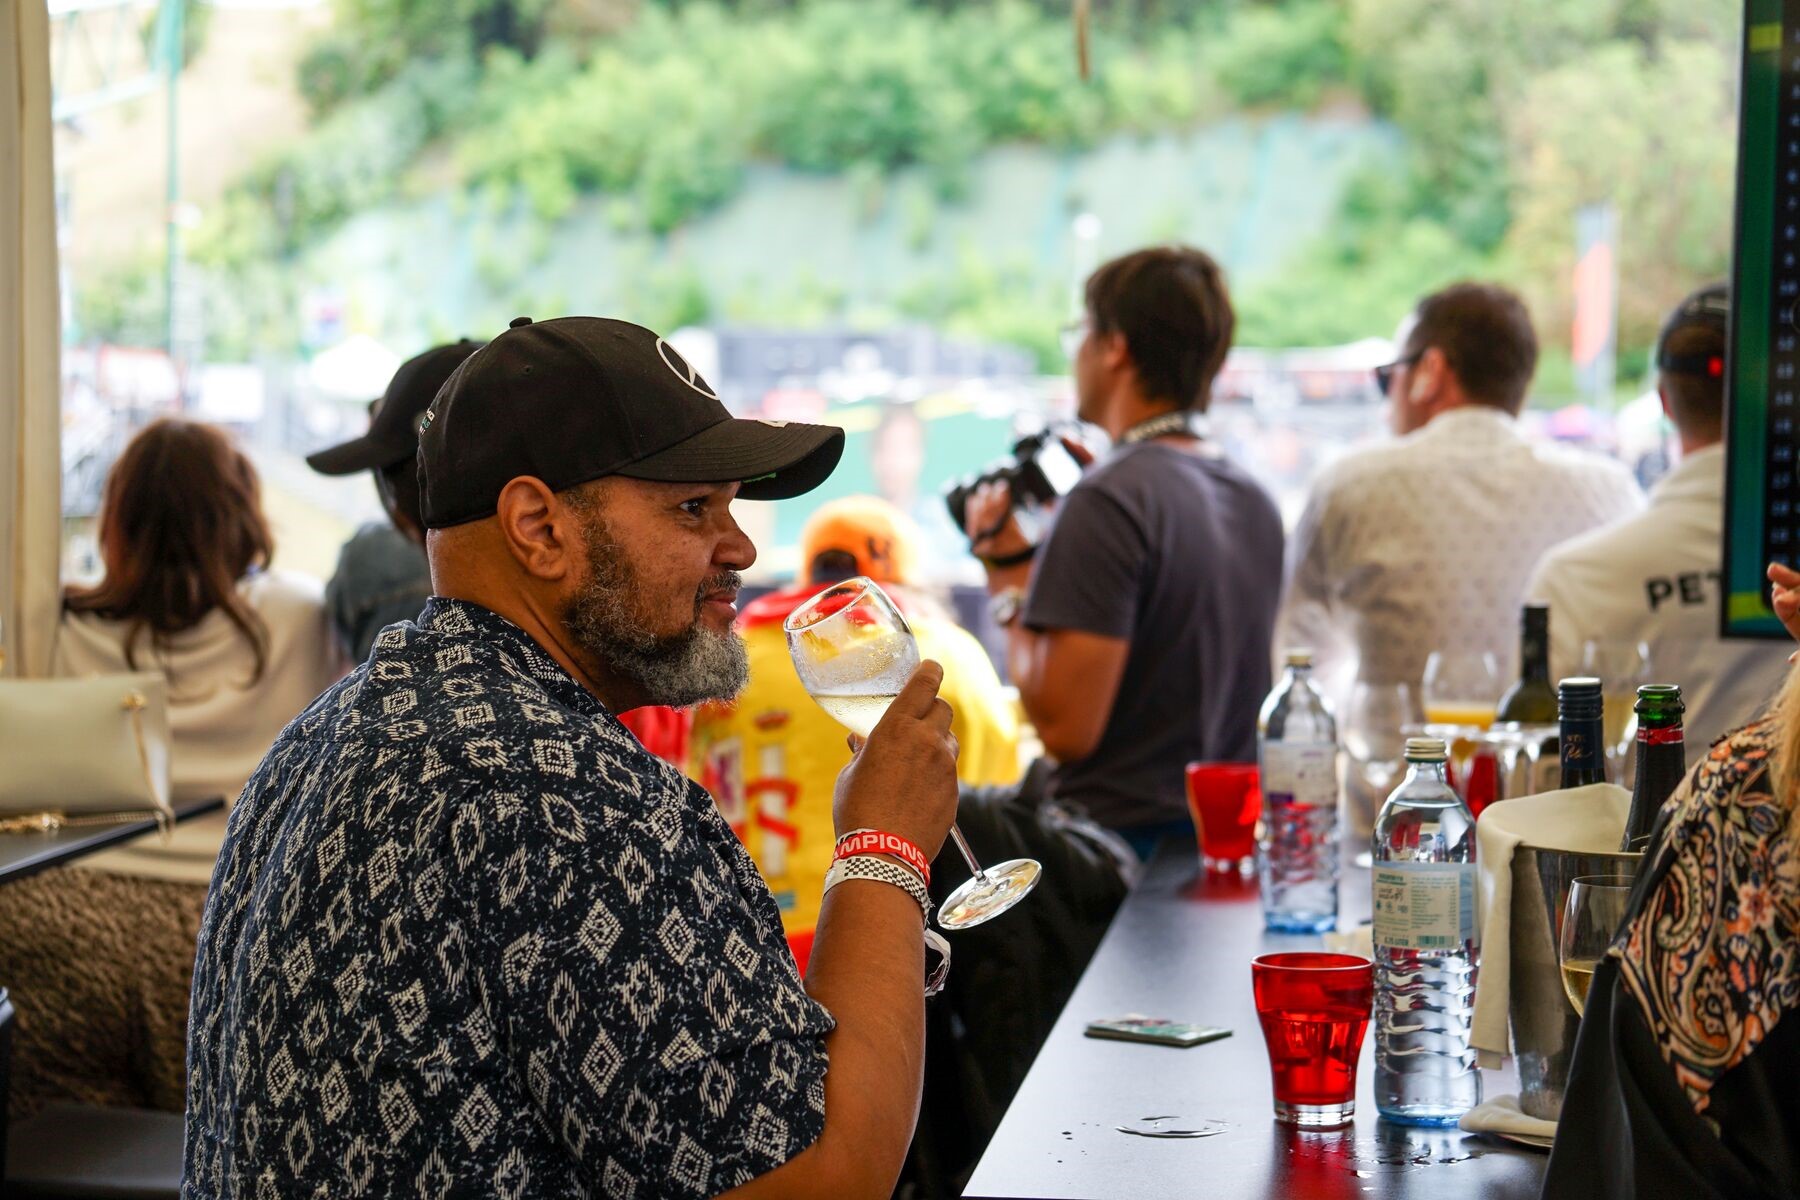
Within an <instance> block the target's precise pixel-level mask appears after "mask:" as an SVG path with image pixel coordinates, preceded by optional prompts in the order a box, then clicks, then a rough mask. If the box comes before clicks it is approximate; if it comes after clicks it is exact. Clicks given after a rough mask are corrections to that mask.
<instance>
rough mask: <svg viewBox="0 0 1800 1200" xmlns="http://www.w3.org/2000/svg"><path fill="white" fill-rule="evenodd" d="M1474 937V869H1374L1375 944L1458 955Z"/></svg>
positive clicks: (1410, 865) (1400, 865) (1402, 865)
mask: <svg viewBox="0 0 1800 1200" xmlns="http://www.w3.org/2000/svg"><path fill="white" fill-rule="evenodd" d="M1474 937H1475V864H1474V863H1432V862H1423V863H1414V862H1384V863H1376V864H1375V944H1376V945H1377V946H1379V947H1381V948H1382V949H1384V950H1423V951H1433V950H1460V949H1462V947H1463V943H1465V942H1469V941H1472V940H1474Z"/></svg>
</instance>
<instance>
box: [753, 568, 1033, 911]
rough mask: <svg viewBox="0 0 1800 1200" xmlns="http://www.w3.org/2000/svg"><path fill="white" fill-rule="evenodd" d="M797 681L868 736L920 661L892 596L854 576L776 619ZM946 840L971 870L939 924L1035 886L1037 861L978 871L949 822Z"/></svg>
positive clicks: (1003, 906)
mask: <svg viewBox="0 0 1800 1200" xmlns="http://www.w3.org/2000/svg"><path fill="white" fill-rule="evenodd" d="M782 628H783V630H784V631H785V632H786V633H787V641H788V653H789V654H790V655H791V656H792V657H793V660H794V670H796V671H797V672H799V674H800V682H801V683H802V684H803V685H805V687H806V690H807V692H808V693H810V694H811V696H812V698H813V699H814V700H815V701H817V702H818V704H819V707H820V708H823V709H824V710H825V711H826V712H828V713H830V714H831V716H832V718H833V719H835V720H836V721H837V722H838V723H839V724H840V725H843V726H844V727H845V728H846V729H849V730H850V731H851V732H852V733H854V734H856V735H858V736H859V737H868V736H869V731H870V730H872V729H874V728H875V725H876V723H877V722H878V721H880V720H881V716H882V714H883V713H885V712H887V709H888V705H889V704H892V703H893V701H894V697H895V696H897V695H899V694H900V689H901V688H903V687H905V686H906V681H907V680H908V679H910V678H911V677H912V673H913V671H914V670H916V669H917V668H918V665H919V644H918V643H917V642H916V641H914V640H913V633H912V628H911V627H910V626H908V625H907V623H906V618H905V617H903V616H901V615H900V610H899V609H898V608H896V607H894V602H893V601H892V600H891V599H889V598H888V595H887V593H886V592H884V591H882V590H881V588H879V587H878V586H876V584H875V582H874V581H873V580H870V579H865V578H863V577H861V576H858V577H856V578H854V579H846V580H844V581H843V582H842V583H838V584H834V585H832V586H831V587H828V588H826V589H825V590H824V591H822V592H820V593H819V594H818V595H816V596H814V597H813V598H812V599H810V600H808V601H807V602H806V603H804V604H802V605H801V606H800V607H799V608H796V609H795V610H794V611H793V613H791V614H790V615H789V616H788V619H787V621H786V622H784V623H783V625H782ZM950 839H951V840H952V841H953V842H955V843H956V849H957V851H958V852H959V853H961V854H962V856H963V861H964V862H966V863H968V864H969V870H970V871H972V872H974V876H973V877H972V878H971V879H969V880H968V881H967V882H965V883H964V884H963V885H962V886H961V887H959V888H957V889H956V890H955V891H954V892H951V893H950V895H949V896H947V897H946V898H945V899H944V903H943V906H942V907H940V908H939V909H938V915H937V920H938V924H939V925H942V926H943V927H944V928H945V929H951V930H955V929H969V928H972V927H974V926H976V925H980V924H981V923H982V922H984V921H991V920H992V919H993V918H995V917H997V916H999V915H1000V914H1001V913H1003V912H1005V911H1006V910H1007V909H1009V908H1011V907H1012V906H1013V905H1015V904H1017V903H1018V902H1019V901H1021V900H1023V899H1024V898H1025V897H1026V896H1027V895H1028V894H1030V892H1031V889H1032V888H1034V887H1036V886H1037V882H1038V877H1039V875H1040V874H1041V873H1042V872H1043V867H1042V866H1041V865H1039V864H1038V863H1037V862H1036V861H1035V860H1033V859H1029V858H1015V859H1012V860H1010V861H1008V862H1003V863H1000V864H999V865H998V866H994V867H989V868H988V869H987V870H985V871H984V870H982V867H981V864H980V863H978V862H976V861H975V855H974V854H973V853H972V852H971V851H970V850H969V843H968V842H967V841H965V840H963V835H962V831H961V830H960V829H958V828H957V827H956V826H955V825H954V824H953V825H951V826H950Z"/></svg>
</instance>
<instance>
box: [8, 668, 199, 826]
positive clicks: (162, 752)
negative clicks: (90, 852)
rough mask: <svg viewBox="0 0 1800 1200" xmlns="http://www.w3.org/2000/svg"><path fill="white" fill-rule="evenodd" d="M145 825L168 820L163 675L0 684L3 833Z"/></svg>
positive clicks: (166, 698) (141, 673)
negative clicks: (127, 823) (149, 819)
mask: <svg viewBox="0 0 1800 1200" xmlns="http://www.w3.org/2000/svg"><path fill="white" fill-rule="evenodd" d="M146 817H154V818H155V819H156V821H157V823H158V824H159V825H161V826H162V827H163V828H165V829H166V828H167V827H168V825H169V823H170V822H172V821H173V819H174V813H173V812H172V810H171V809H170V807H169V685H168V681H167V680H166V679H164V678H163V676H162V674H161V672H157V671H137V672H133V673H130V674H120V675H96V676H91V677H89V678H86V679H0V831H4V832H17V831H20V830H27V829H56V828H58V827H60V826H63V825H97V824H114V823H121V822H125V821H142V820H144V819H145V818H146Z"/></svg>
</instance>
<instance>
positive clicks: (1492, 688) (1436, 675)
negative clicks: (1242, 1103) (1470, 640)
mask: <svg viewBox="0 0 1800 1200" xmlns="http://www.w3.org/2000/svg"><path fill="white" fill-rule="evenodd" d="M1501 690H1502V688H1501V683H1500V672H1499V670H1498V669H1497V668H1496V667H1495V666H1494V656H1493V655H1492V654H1489V653H1488V652H1487V651H1485V650H1467V649H1464V650H1434V651H1432V652H1431V657H1430V658H1428V659H1427V660H1426V661H1425V719H1426V720H1427V721H1431V722H1433V723H1434V724H1439V725H1464V726H1475V727H1476V728H1479V729H1486V728H1487V727H1488V726H1490V725H1492V724H1493V723H1494V710H1495V709H1496V708H1497V707H1498V706H1499V703H1500V692H1501Z"/></svg>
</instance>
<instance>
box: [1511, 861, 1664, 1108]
mask: <svg viewBox="0 0 1800 1200" xmlns="http://www.w3.org/2000/svg"><path fill="white" fill-rule="evenodd" d="M1642 858H1643V855H1641V854H1582V853H1579V852H1577V851H1573V850H1543V849H1539V848H1538V847H1536V846H1520V847H1519V848H1518V849H1517V850H1514V851H1513V857H1512V986H1511V995H1509V996H1508V997H1507V1008H1508V1009H1509V1010H1510V1015H1511V1017H1512V1036H1513V1053H1514V1055H1515V1058H1516V1061H1517V1062H1518V1065H1519V1107H1520V1108H1522V1109H1524V1110H1525V1113H1526V1115H1528V1116H1533V1117H1539V1118H1541V1119H1543V1120H1546V1121H1554V1120H1556V1118H1557V1114H1559V1113H1561V1112H1562V1102H1563V1090H1564V1089H1565V1088H1566V1087H1567V1086H1568V1083H1569V1059H1570V1057H1571V1056H1572V1055H1573V1054H1574V1052H1575V1031H1576V1030H1577V1029H1579V1028H1580V1027H1581V1018H1580V1017H1578V1016H1576V1015H1575V1009H1574V1007H1573V1006H1572V1005H1571V1004H1570V1003H1569V997H1568V995H1567V994H1566V993H1564V991H1563V985H1562V971H1561V968H1560V967H1559V965H1558V963H1557V961H1556V943H1557V938H1558V936H1559V935H1560V934H1561V932H1562V914H1563V905H1564V904H1566V903H1567V902H1568V898H1569V884H1570V883H1571V882H1573V881H1574V880H1576V879H1579V878H1581V877H1582V876H1584V875H1622V876H1631V875H1635V874H1637V869H1638V862H1639V860H1641V859H1642Z"/></svg>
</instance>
